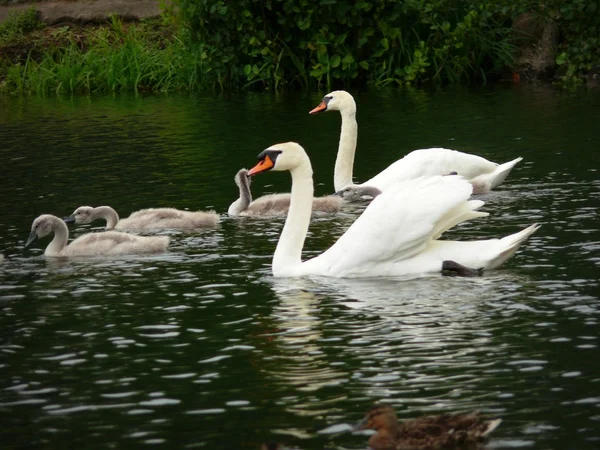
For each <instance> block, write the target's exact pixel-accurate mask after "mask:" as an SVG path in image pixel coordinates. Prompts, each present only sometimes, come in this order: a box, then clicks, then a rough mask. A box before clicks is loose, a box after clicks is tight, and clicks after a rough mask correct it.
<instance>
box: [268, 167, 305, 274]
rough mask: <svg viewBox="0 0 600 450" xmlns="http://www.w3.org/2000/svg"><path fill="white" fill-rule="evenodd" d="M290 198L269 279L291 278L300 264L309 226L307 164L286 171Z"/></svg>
mask: <svg viewBox="0 0 600 450" xmlns="http://www.w3.org/2000/svg"><path fill="white" fill-rule="evenodd" d="M290 173H291V174H292V197H291V202H290V209H289V212H288V215H287V218H286V220H285V225H284V226H283V231H282V232H281V236H280V237H279V242H278V243H277V248H276V249H275V254H274V255H273V275H275V276H293V275H295V273H294V271H295V269H297V268H298V267H299V266H300V265H301V264H302V248H303V247H304V240H305V239H306V233H307V231H308V225H309V223H310V216H311V213H312V199H313V193H314V189H313V180H312V174H313V172H312V167H311V165H310V160H309V159H308V156H306V160H305V162H304V163H303V164H301V165H300V166H297V167H296V168H294V169H293V170H291V171H290Z"/></svg>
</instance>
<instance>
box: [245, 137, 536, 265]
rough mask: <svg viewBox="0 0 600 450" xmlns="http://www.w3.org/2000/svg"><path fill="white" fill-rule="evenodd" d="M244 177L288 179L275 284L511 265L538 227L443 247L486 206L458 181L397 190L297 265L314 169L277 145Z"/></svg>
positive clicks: (302, 156)
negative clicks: (451, 232) (448, 234)
mask: <svg viewBox="0 0 600 450" xmlns="http://www.w3.org/2000/svg"><path fill="white" fill-rule="evenodd" d="M258 159H259V162H258V164H256V166H254V167H253V168H252V169H250V171H249V172H248V173H249V175H256V174H258V173H261V172H266V171H269V170H274V171H289V172H290V173H291V175H292V193H291V195H292V199H291V206H290V209H289V212H288V215H287V218H286V221H285V225H284V227H283V231H282V232H281V236H280V237H279V242H278V243H277V248H276V250H275V253H274V255H273V264H272V271H273V275H274V276H276V277H293V276H303V275H322V276H330V277H376V276H399V275H408V274H422V273H431V272H441V271H443V270H444V271H447V270H450V271H455V272H457V273H459V274H463V275H469V274H477V273H479V270H478V269H493V268H496V267H498V266H499V265H500V264H502V263H503V262H504V261H506V260H507V259H508V258H510V257H511V256H512V255H513V254H514V253H515V252H516V250H517V249H518V248H519V246H520V245H521V244H522V243H523V242H524V241H525V240H527V238H528V237H529V236H530V235H531V234H533V233H534V232H535V231H536V230H537V229H538V228H539V225H537V224H534V225H531V226H530V227H528V228H526V229H524V230H522V231H520V232H518V233H515V234H512V235H510V236H507V237H504V238H502V239H488V240H480V241H441V240H438V238H439V237H440V236H441V234H442V233H443V232H444V231H446V230H448V229H450V228H452V227H453V226H454V225H457V224H459V223H461V222H464V221H465V220H469V219H472V218H475V217H484V216H487V215H488V214H487V213H484V212H479V211H476V210H477V209H478V208H480V207H481V206H482V205H483V204H484V202H483V201H481V200H469V197H470V196H471V192H472V190H473V187H472V185H471V184H469V183H468V182H467V181H466V180H464V179H463V178H461V177H459V176H457V175H449V176H441V175H440V176H436V177H423V178H418V179H415V180H408V181H405V182H403V183H396V184H395V185H394V186H393V187H391V188H389V189H388V190H387V191H384V192H383V193H382V194H381V195H379V196H377V197H376V198H375V200H373V202H371V204H370V205H369V206H368V207H367V208H366V209H365V211H364V212H363V213H362V215H361V216H360V217H359V218H358V219H357V220H356V221H355V222H354V223H353V224H352V225H351V226H350V228H349V229H348V230H347V231H346V232H345V233H344V234H343V235H342V236H341V237H340V238H339V239H338V241H337V242H336V243H335V244H334V245H333V246H332V247H330V248H329V249H328V250H327V251H325V252H324V253H322V254H320V255H319V256H316V257H314V258H312V259H309V260H307V261H304V262H302V260H301V256H302V247H303V246H304V240H305V238H306V234H307V231H308V226H309V222H310V216H311V204H312V197H313V180H312V167H311V164H310V160H309V158H308V156H307V154H306V152H305V151H304V149H303V148H302V147H301V146H300V145H299V144H297V143H295V142H287V143H282V144H275V145H273V146H271V147H269V148H267V149H266V150H264V151H263V152H261V153H260V154H259V155H258Z"/></svg>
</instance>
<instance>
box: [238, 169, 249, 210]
mask: <svg viewBox="0 0 600 450" xmlns="http://www.w3.org/2000/svg"><path fill="white" fill-rule="evenodd" d="M238 180H239V185H238V186H239V187H240V198H239V200H240V203H239V207H240V212H241V211H245V210H246V209H247V208H248V205H249V204H250V203H252V192H251V191H250V180H249V179H248V176H247V175H240V177H239V178H238Z"/></svg>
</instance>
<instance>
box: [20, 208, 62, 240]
mask: <svg viewBox="0 0 600 450" xmlns="http://www.w3.org/2000/svg"><path fill="white" fill-rule="evenodd" d="M56 220H57V219H56V217H54V216H52V215H50V214H42V215H41V216H39V217H38V218H37V219H35V220H34V221H33V224H32V225H31V233H29V237H28V238H27V242H25V248H27V247H29V246H30V245H31V244H33V243H34V242H35V241H36V240H37V239H38V238H43V237H45V236H48V235H49V234H50V233H52V232H53V231H54V227H55V222H56ZM58 220H60V219H58Z"/></svg>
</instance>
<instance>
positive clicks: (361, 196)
mask: <svg viewBox="0 0 600 450" xmlns="http://www.w3.org/2000/svg"><path fill="white" fill-rule="evenodd" d="M379 194H381V189H378V188H376V187H375V186H348V187H346V188H344V189H342V190H340V191H337V192H336V193H335V195H339V196H340V197H342V198H343V199H344V200H345V201H347V202H360V201H362V200H372V199H374V198H375V197H377V196H378V195H379Z"/></svg>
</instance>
